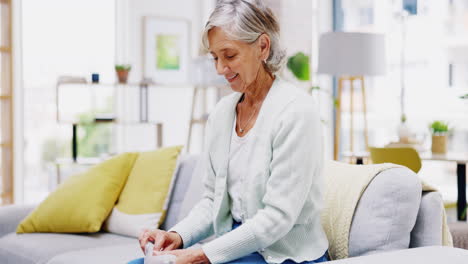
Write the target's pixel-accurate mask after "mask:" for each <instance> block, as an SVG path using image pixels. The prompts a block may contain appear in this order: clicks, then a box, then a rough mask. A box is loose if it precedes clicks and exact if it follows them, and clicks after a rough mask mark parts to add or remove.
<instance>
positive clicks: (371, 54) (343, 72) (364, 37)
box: [318, 32, 386, 160]
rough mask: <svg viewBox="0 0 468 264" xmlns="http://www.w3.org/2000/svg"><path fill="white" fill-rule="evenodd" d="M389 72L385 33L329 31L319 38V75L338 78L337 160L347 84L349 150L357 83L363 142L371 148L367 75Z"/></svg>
mask: <svg viewBox="0 0 468 264" xmlns="http://www.w3.org/2000/svg"><path fill="white" fill-rule="evenodd" d="M385 72H386V53H385V37H384V35H383V34H375V33H361V32H329V33H325V34H322V35H321V36H320V42H319V65H318V73H325V74H330V75H333V76H336V77H339V79H338V91H337V99H338V104H337V106H336V116H335V132H334V134H335V140H334V152H333V153H334V159H335V160H338V158H339V157H338V155H339V153H340V132H341V112H342V92H343V88H344V82H346V81H348V82H349V85H350V92H349V96H350V98H349V100H350V106H349V112H350V131H349V133H350V138H349V140H350V151H354V137H353V133H354V123H353V122H354V121H353V119H354V118H353V115H354V83H355V81H358V83H359V85H360V88H361V96H362V114H363V118H364V140H365V146H366V149H367V148H368V147H369V142H368V129H367V109H366V92H365V86H364V76H375V75H382V74H385Z"/></svg>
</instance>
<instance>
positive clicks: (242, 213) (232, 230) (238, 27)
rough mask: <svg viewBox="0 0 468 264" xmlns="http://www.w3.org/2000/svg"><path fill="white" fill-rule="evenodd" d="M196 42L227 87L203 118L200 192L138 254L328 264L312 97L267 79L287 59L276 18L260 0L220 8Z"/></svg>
mask: <svg viewBox="0 0 468 264" xmlns="http://www.w3.org/2000/svg"><path fill="white" fill-rule="evenodd" d="M203 44H204V45H205V47H206V48H207V49H208V50H209V51H210V53H211V55H212V56H213V59H214V64H215V67H216V70H217V72H218V74H221V75H223V76H224V77H225V78H226V80H227V81H228V82H229V84H230V86H231V88H232V90H234V93H233V94H231V95H230V96H227V97H225V98H224V99H223V100H221V102H219V103H218V105H217V106H216V108H215V109H214V110H213V112H212V113H211V115H210V118H209V120H208V124H207V129H206V134H207V135H206V136H207V137H206V139H207V140H206V142H207V145H206V148H205V153H204V154H203V157H202V159H201V160H200V162H202V165H203V166H204V169H203V170H202V171H203V174H204V175H203V176H204V177H205V192H204V195H203V198H202V200H201V201H200V202H199V203H198V204H197V205H196V206H195V207H194V208H193V209H192V211H191V212H190V214H189V215H188V216H187V217H186V218H185V219H184V220H182V221H181V222H180V223H178V224H177V225H176V226H175V227H173V228H172V229H171V230H170V231H169V232H166V231H162V230H152V231H146V232H144V233H143V234H142V235H141V237H140V244H141V247H142V249H144V247H145V245H146V243H148V242H153V243H154V252H153V254H155V255H158V254H173V255H176V256H177V263H225V262H228V263H318V262H323V261H326V260H327V256H326V255H327V253H326V252H327V248H328V242H327V238H326V236H325V233H324V231H323V229H322V226H321V223H320V208H321V198H322V182H323V179H322V167H323V160H322V137H321V132H320V121H319V117H318V113H317V110H316V109H315V107H314V103H313V100H312V99H311V97H310V96H308V95H307V94H306V93H305V92H303V91H301V90H299V89H297V88H296V87H294V86H293V85H291V84H289V83H287V82H285V81H283V80H281V79H280V78H279V77H278V76H277V75H275V73H276V72H277V71H278V70H279V69H280V68H281V65H282V63H283V61H284V57H285V53H284V51H283V50H282V48H281V46H280V39H279V26H278V22H277V21H276V18H275V17H274V15H273V13H272V12H271V10H270V9H269V8H267V7H265V6H264V4H262V1H260V0H256V1H254V0H228V1H226V0H225V1H218V4H217V5H216V7H215V10H214V11H213V13H212V14H211V16H210V18H209V21H208V23H207V24H206V27H205V31H204V33H203ZM211 235H215V236H216V238H215V239H213V240H211V241H210V242H208V243H205V244H203V245H202V246H201V247H198V248H190V249H186V248H188V247H190V246H192V245H193V244H195V243H197V242H199V241H201V240H203V239H205V238H207V237H210V236H211ZM131 263H133V262H131ZM135 263H136V262H135Z"/></svg>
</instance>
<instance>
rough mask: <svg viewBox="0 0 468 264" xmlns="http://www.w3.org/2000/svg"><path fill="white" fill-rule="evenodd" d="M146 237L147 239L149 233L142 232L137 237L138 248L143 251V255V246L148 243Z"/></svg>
mask: <svg viewBox="0 0 468 264" xmlns="http://www.w3.org/2000/svg"><path fill="white" fill-rule="evenodd" d="M148 237H149V231H144V232H143V233H142V234H141V235H140V237H139V241H140V248H141V250H142V251H143V253H145V245H146V243H148Z"/></svg>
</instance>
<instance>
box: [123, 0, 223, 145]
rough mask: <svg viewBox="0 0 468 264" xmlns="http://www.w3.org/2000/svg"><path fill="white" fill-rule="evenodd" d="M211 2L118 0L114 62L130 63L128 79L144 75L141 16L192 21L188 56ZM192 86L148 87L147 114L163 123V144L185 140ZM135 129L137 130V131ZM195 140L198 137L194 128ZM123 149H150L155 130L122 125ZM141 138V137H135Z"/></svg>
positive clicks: (196, 45)
mask: <svg viewBox="0 0 468 264" xmlns="http://www.w3.org/2000/svg"><path fill="white" fill-rule="evenodd" d="M213 6H214V1H213V0H197V1H193V0H179V1H167V0H117V18H116V25H117V32H116V42H117V43H116V63H130V64H131V65H132V70H131V72H130V76H129V81H130V82H139V81H140V80H141V79H142V77H143V71H142V66H143V43H142V41H143V17H145V16H161V17H170V18H181V19H186V20H188V21H189V22H190V25H191V32H190V33H191V43H190V50H191V56H192V57H196V56H197V55H198V51H199V44H200V35H201V31H202V29H203V26H204V23H205V21H206V19H207V16H208V14H209V13H210V11H211V9H212V7H213ZM192 92H193V87H192V86H190V85H185V86H184V85H182V86H180V87H158V88H155V89H152V90H151V95H150V98H149V106H150V107H149V109H150V113H149V117H150V120H151V121H160V122H163V124H164V134H163V135H164V137H163V141H164V145H166V146H168V145H175V144H183V145H185V144H186V140H187V136H188V124H189V116H190V109H191V99H192ZM137 133H138V134H137ZM195 133H196V134H197V135H194V136H195V138H194V139H195V140H197V139H198V141H199V140H200V139H201V135H200V131H195ZM123 134H124V137H131V138H132V142H129V141H128V140H127V141H126V143H124V144H125V146H124V149H121V150H130V149H139V150H142V149H143V148H145V146H146V148H147V149H151V148H153V147H154V146H155V142H154V140H155V137H154V130H151V128H150V129H149V130H147V131H146V132H144V131H142V130H139V132H131V131H130V129H124V131H123ZM138 138H140V139H141V140H139V142H138V140H134V139H138Z"/></svg>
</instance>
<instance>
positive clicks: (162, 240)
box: [138, 229, 182, 255]
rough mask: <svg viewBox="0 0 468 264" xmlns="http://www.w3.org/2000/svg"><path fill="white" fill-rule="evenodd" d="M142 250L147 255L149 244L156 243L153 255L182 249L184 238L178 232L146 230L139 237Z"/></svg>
mask: <svg viewBox="0 0 468 264" xmlns="http://www.w3.org/2000/svg"><path fill="white" fill-rule="evenodd" d="M138 240H139V241H140V247H141V250H143V254H144V253H145V245H146V243H148V242H153V243H154V249H153V255H154V254H155V252H159V251H170V250H174V249H178V248H181V247H182V238H181V237H180V235H179V234H177V233H176V232H166V231H164V230H159V229H154V230H148V229H145V230H143V232H142V233H141V234H140V236H139V237H138Z"/></svg>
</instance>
